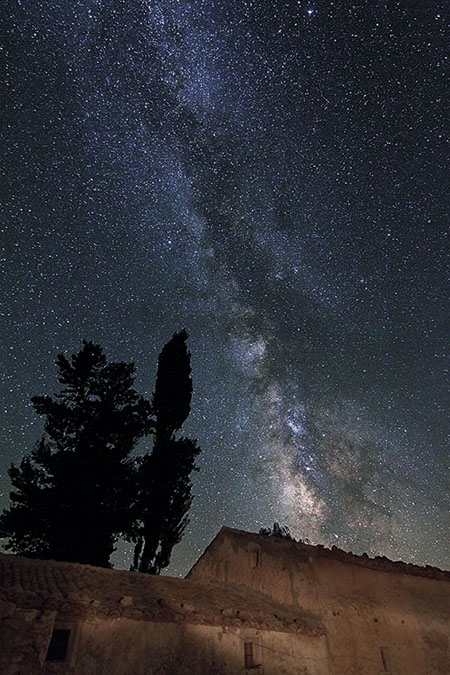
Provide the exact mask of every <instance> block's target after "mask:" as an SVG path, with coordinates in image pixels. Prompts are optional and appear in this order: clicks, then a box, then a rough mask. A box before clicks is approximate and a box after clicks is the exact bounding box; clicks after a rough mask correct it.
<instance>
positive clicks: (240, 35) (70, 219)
mask: <svg viewBox="0 0 450 675" xmlns="http://www.w3.org/2000/svg"><path fill="white" fill-rule="evenodd" d="M448 24H449V10H448V7H447V6H446V4H445V3H443V2H437V1H434V0H431V1H430V2H427V3H419V2H416V1H415V0H409V1H408V2H370V3H369V2H360V3H356V4H352V3H350V2H349V3H344V2H329V1H327V2H325V1H322V0H318V1H317V2H311V3H306V2H302V1H296V2H294V1H292V0H287V1H286V2H282V3H281V2H276V1H275V0H264V2H263V1H262V0H259V1H257V0H239V2H238V1H237V0H227V1H225V0H204V1H201V2H196V3H193V2H188V1H187V0H160V1H155V2H149V1H148V0H145V1H144V0H111V1H110V2H103V1H102V0H75V1H74V0H71V1H70V2H69V1H68V0H62V1H60V2H57V3H52V2H50V3H48V2H43V1H39V0H33V2H31V1H30V0H16V1H15V2H11V3H8V6H7V9H6V30H5V33H4V40H3V45H2V54H3V56H2V60H3V64H4V68H3V72H4V74H3V79H2V83H1V87H2V91H1V99H0V100H1V101H2V104H1V105H2V113H3V115H2V117H3V125H2V128H3V131H2V135H3V138H2V143H1V147H2V153H3V162H2V166H3V177H2V203H3V210H2V241H3V242H4V253H3V255H2V266H3V268H4V274H3V279H4V281H3V284H2V288H3V293H2V307H1V316H2V323H1V331H2V337H1V344H2V363H3V364H4V368H3V369H2V370H3V372H2V375H1V377H2V392H3V396H2V399H3V409H2V440H3V442H2V455H1V462H0V475H1V483H0V493H1V494H0V506H1V507H4V506H6V505H7V504H8V493H9V484H8V479H7V468H8V466H9V464H10V462H11V461H15V462H17V461H19V460H20V458H21V457H22V456H23V455H24V454H27V453H28V452H29V451H30V450H31V449H32V447H33V445H34V443H35V441H36V440H37V439H38V438H39V435H40V433H41V429H42V420H40V419H39V418H38V417H37V416H36V415H35V413H34V411H33V410H32V406H31V403H30V397H31V396H32V395H40V394H45V393H53V392H55V391H57V382H56V379H55V375H56V369H55V367H54V360H55V358H56V354H57V353H58V352H61V351H63V352H66V353H69V354H70V353H73V352H75V351H78V349H79V348H80V346H81V342H82V339H83V338H85V339H88V340H92V341H94V342H98V343H99V344H101V345H102V346H103V348H104V350H105V352H106V355H107V357H108V358H110V359H112V360H125V361H133V360H134V361H135V362H136V367H137V379H136V387H137V389H138V390H139V391H140V392H142V393H144V394H147V395H148V396H150V395H151V392H152V389H153V384H154V377H155V372H156V359H157V354H158V352H159V350H160V349H161V347H162V346H163V344H164V343H165V342H166V341H167V340H168V339H169V338H170V337H171V335H172V333H173V332H174V331H177V330H180V329H181V328H183V327H184V328H186V330H187V331H188V333H189V348H190V351H191V353H192V368H193V384H194V397H193V402H192V412H191V415H190V418H189V420H188V422H187V424H186V425H185V426H186V431H185V433H189V434H190V435H191V436H194V437H196V438H198V441H199V444H200V446H201V448H202V454H201V456H200V459H199V465H200V468H201V471H200V472H199V473H198V474H196V475H195V477H194V493H195V500H194V504H193V507H192V510H191V524H190V526H189V529H188V531H187V533H186V535H185V538H184V540H183V542H182V543H181V544H180V545H179V546H178V547H177V548H176V550H175V552H174V556H173V563H172V565H171V567H170V568H169V572H171V573H172V574H181V573H184V572H185V571H186V570H187V569H188V568H189V566H190V565H191V564H192V563H193V561H194V560H195V559H196V557H197V556H198V555H199V553H200V552H201V551H202V550H203V548H204V547H205V545H206V543H208V541H209V540H210V539H211V538H212V536H213V535H214V534H215V533H216V531H217V530H218V529H219V527H220V526H221V525H222V524H227V525H230V526H235V527H240V528H242V529H249V530H253V531H255V530H256V531H257V530H259V528H260V527H261V526H262V525H271V524H272V523H273V522H274V521H275V520H277V521H279V522H280V523H281V524H283V525H288V526H289V527H290V529H291V531H292V533H293V535H294V536H296V537H302V538H307V539H309V540H311V541H312V542H313V543H324V544H326V545H331V544H336V545H338V546H340V547H342V548H344V549H347V550H352V551H353V552H355V553H362V552H364V551H366V552H367V553H369V555H386V556H388V557H391V558H393V559H400V558H401V559H403V560H405V561H407V562H416V563H418V564H431V565H437V566H440V567H444V568H448V567H449V565H450V546H449V537H448V515H449V506H450V500H449V494H450V492H449V487H450V485H449V472H448V423H447V415H446V412H447V410H448V388H447V379H446V364H447V361H446V351H447V349H446V347H447V342H448V341H447V340H446V337H447V335H448V321H447V320H446V318H445V317H446V312H445V304H446V299H447V298H448V285H447V277H446V273H447V270H446V259H445V253H446V235H447V233H448V212H449V208H448V207H449V199H448V188H447V185H446V180H445V177H446V175H448V124H447V123H446V122H447V120H446V108H447V106H446V104H447V101H448V93H449V87H448V81H449V78H448V74H449V73H448V43H449V34H448V33H449V32H448ZM130 558H131V552H130V551H128V550H127V545H125V544H121V546H120V547H119V551H118V552H117V555H116V563H115V564H116V566H119V567H125V568H126V567H128V566H129V563H130Z"/></svg>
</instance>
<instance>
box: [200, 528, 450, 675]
mask: <svg viewBox="0 0 450 675" xmlns="http://www.w3.org/2000/svg"><path fill="white" fill-rule="evenodd" d="M352 559H353V564H352V563H351V562H347V561H343V560H339V559H337V556H336V557H333V555H329V554H328V553H326V552H321V551H320V549H318V548H317V547H312V546H302V545H299V544H295V543H293V542H289V541H285V540H276V539H274V538H265V537H261V536H258V535H248V534H247V533H241V532H239V531H233V530H229V529H226V528H224V530H222V532H221V533H220V534H219V535H218V537H217V538H216V539H215V540H214V541H213V543H212V544H211V545H210V547H209V548H208V549H207V550H206V552H205V553H204V554H203V556H202V557H201V558H200V560H199V561H198V562H197V563H196V565H195V566H194V567H193V569H192V570H191V572H190V574H189V575H188V576H189V578H191V579H196V580H200V579H205V580H206V579H215V580H216V581H219V582H223V583H234V584H243V585H245V586H247V587H249V588H252V589H254V590H257V591H260V592H263V593H265V594H267V595H269V596H270V597H271V598H273V599H275V600H276V601H277V602H280V603H285V604H289V605H291V606H294V607H301V608H304V609H307V610H310V611H312V612H314V613H316V614H317V615H318V616H319V617H320V618H321V619H322V622H323V624H324V627H325V630H326V634H327V638H326V650H327V653H326V657H327V658H326V661H325V662H324V663H323V666H322V669H321V670H320V669H319V671H317V672H320V673H323V674H324V675H381V674H383V673H391V674H392V675H449V673H450V655H449V627H450V583H449V582H448V581H446V580H444V578H437V577H439V576H440V575H441V576H442V577H444V576H445V575H444V573H440V575H439V574H437V573H436V575H434V577H433V574H431V573H429V574H428V573H427V574H426V575H421V574H420V573H419V574H414V573H404V572H402V571H400V568H397V567H395V565H396V564H394V563H386V564H385V565H383V564H378V563H377V564H374V565H371V563H370V561H366V560H365V559H364V558H362V559H360V560H356V556H351V557H350V558H349V560H352ZM375 562H376V561H375ZM392 565H394V567H393V568H391V567H390V566H392ZM404 567H408V566H404ZM384 568H386V569H384ZM390 569H394V570H397V569H398V570H399V571H398V572H397V571H389V570H390ZM294 672H295V671H294ZM305 672H308V673H309V672H313V671H312V670H311V671H310V670H307V671H305ZM314 672H315V671H314Z"/></svg>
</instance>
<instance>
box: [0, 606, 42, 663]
mask: <svg viewBox="0 0 450 675" xmlns="http://www.w3.org/2000/svg"><path fill="white" fill-rule="evenodd" d="M54 620H55V612H45V611H41V610H38V609H23V608H20V607H16V606H15V605H13V604H11V603H8V602H4V601H1V600H0V674H1V675H34V674H35V673H40V672H41V668H42V665H43V662H44V658H45V654H46V651H47V646H48V643H49V640H50V635H51V631H52V628H53V623H54Z"/></svg>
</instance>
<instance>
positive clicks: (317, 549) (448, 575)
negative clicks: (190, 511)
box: [188, 526, 450, 581]
mask: <svg viewBox="0 0 450 675" xmlns="http://www.w3.org/2000/svg"><path fill="white" fill-rule="evenodd" d="M227 536H229V537H232V538H234V539H238V540H241V541H242V542H243V543H244V542H245V543H248V542H250V541H251V542H253V543H255V544H258V545H259V546H261V547H262V548H263V549H264V550H265V551H266V552H267V553H269V552H270V553H271V554H273V555H282V554H283V553H282V552H283V550H285V551H289V553H290V554H291V555H292V553H293V554H294V555H298V556H299V558H303V559H305V555H310V556H312V557H321V558H329V559H333V560H339V561H340V562H344V563H347V564H350V565H358V566H360V567H366V568H369V569H374V570H380V571H383V572H394V573H396V574H412V575H415V576H419V577H427V578H429V579H439V580H442V581H450V572H447V571H444V570H441V569H439V568H437V567H431V566H430V565H425V566H424V567H421V566H420V565H413V564H411V563H405V562H402V561H401V560H398V561H396V562H394V561H392V560H389V558H386V557H385V556H381V557H380V556H376V557H375V558H369V556H368V555H367V554H366V553H363V554H362V555H355V554H354V553H347V552H346V551H343V550H342V549H340V548H338V547H337V546H332V547H331V549H330V548H326V547H325V546H323V545H322V544H317V545H312V544H306V543H304V542H302V541H294V540H290V539H284V538H277V537H272V536H267V535H263V534H256V533H254V532H245V531H244V530H237V529H234V528H232V527H226V526H223V527H222V528H221V529H220V531H219V533H218V534H217V535H216V537H215V538H214V539H213V541H212V542H211V544H210V545H209V546H208V549H209V548H210V547H211V546H212V545H213V544H214V542H215V541H216V540H217V539H218V538H221V537H227ZM208 549H207V550H208ZM202 555H203V554H202ZM201 557H202V556H200V559H201ZM194 567H195V565H194ZM188 576H189V575H188Z"/></svg>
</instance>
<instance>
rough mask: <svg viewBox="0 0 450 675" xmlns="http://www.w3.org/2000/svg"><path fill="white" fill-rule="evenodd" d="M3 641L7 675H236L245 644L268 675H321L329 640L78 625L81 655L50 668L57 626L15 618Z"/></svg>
mask: <svg viewBox="0 0 450 675" xmlns="http://www.w3.org/2000/svg"><path fill="white" fill-rule="evenodd" d="M8 616H9V618H8V623H7V625H2V628H6V630H9V628H10V629H11V630H10V632H9V633H6V634H4V633H3V634H2V639H1V640H0V642H1V649H2V656H0V673H1V675H37V674H38V673H39V674H40V675H234V674H235V673H245V672H258V670H256V671H255V670H252V671H246V670H245V668H244V642H252V643H253V644H254V645H255V652H256V653H258V656H259V655H260V656H261V665H262V668H263V672H264V675H292V673H296V674H297V673H298V674H299V675H306V674H308V675H321V674H322V672H323V671H322V670H321V668H320V667H319V666H317V663H319V665H320V662H321V661H322V662H323V660H324V658H325V656H326V654H325V649H326V647H325V642H324V638H323V637H322V636H316V637H311V636H310V635H298V634H293V633H281V632H280V633H277V632H274V631H270V632H269V631H261V630H256V629H242V628H241V627H239V626H236V627H230V626H227V627H218V626H204V625H198V624H197V625H195V624H182V625H180V624H173V623H155V622H150V621H135V620H132V619H123V618H119V619H107V618H97V619H89V620H87V621H84V620H81V619H78V620H77V621H75V620H73V624H72V628H73V630H75V632H76V641H75V645H74V649H73V651H72V653H71V655H70V658H69V659H68V661H66V662H64V663H45V655H46V652H47V646H48V642H49V638H50V633H51V628H52V623H53V618H54V617H50V616H47V617H45V619H44V620H43V617H42V616H40V615H39V612H37V611H35V610H34V611H33V610H27V612H23V611H22V610H15V611H11V608H9V614H8Z"/></svg>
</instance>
